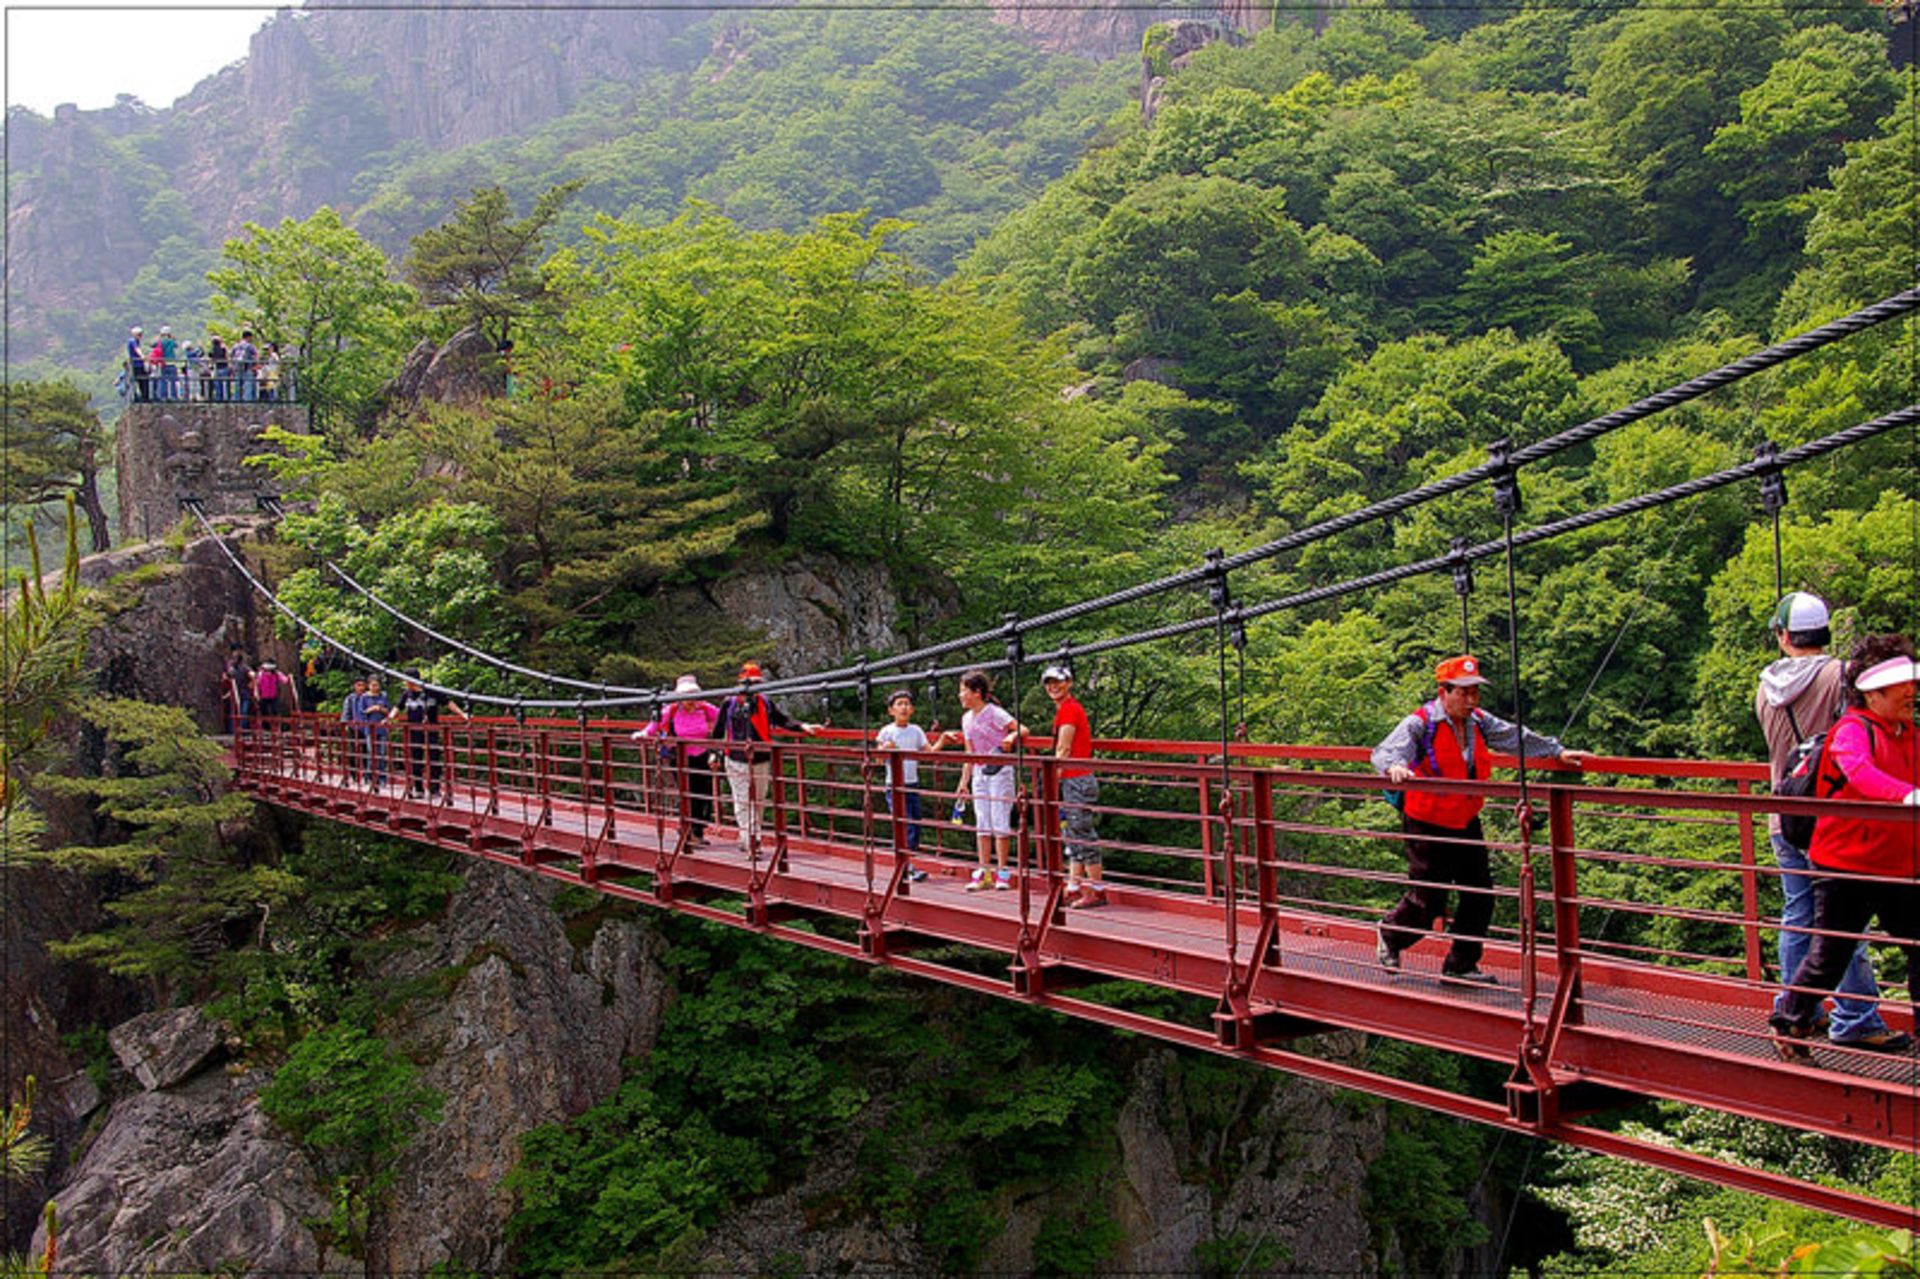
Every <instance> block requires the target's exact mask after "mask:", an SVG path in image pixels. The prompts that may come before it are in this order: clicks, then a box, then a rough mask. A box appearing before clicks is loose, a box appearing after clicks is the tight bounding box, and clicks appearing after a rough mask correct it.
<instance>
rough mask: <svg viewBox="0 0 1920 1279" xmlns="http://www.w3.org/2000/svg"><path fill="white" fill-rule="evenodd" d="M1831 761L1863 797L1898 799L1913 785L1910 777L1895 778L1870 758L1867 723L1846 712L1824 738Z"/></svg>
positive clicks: (1903, 797) (1870, 748) (1870, 749)
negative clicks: (1845, 715) (1843, 717)
mask: <svg viewBox="0 0 1920 1279" xmlns="http://www.w3.org/2000/svg"><path fill="white" fill-rule="evenodd" d="M1827 750H1828V751H1829V752H1831V753H1832V755H1833V762H1834V764H1835V765H1836V766H1838V767H1839V769H1840V771H1841V772H1843V773H1845V774H1846V775H1847V783H1848V784H1849V785H1850V786H1852V787H1853V789H1854V790H1855V791H1857V792H1859V793H1860V794H1861V795H1863V796H1865V797H1866V798H1867V799H1885V800H1894V801H1899V800H1903V799H1905V798H1906V797H1907V792H1908V791H1910V790H1912V789H1913V788H1914V784H1915V783H1914V779H1912V778H1906V779H1902V778H1898V777H1895V776H1894V775H1893V774H1892V773H1889V772H1887V771H1885V770H1884V769H1882V768H1881V767H1880V766H1879V765H1878V764H1877V763H1875V762H1874V759H1873V753H1872V747H1871V744H1870V743H1869V741H1868V739H1867V726H1866V724H1864V723H1863V722H1861V721H1860V720H1859V719H1856V718H1855V717H1853V716H1851V715H1849V716H1847V717H1846V718H1845V719H1843V720H1841V721H1840V722H1839V723H1838V724H1836V725H1835V726H1834V729H1833V736H1832V737H1830V738H1828V739H1827Z"/></svg>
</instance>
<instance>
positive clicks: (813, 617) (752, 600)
mask: <svg viewBox="0 0 1920 1279" xmlns="http://www.w3.org/2000/svg"><path fill="white" fill-rule="evenodd" d="M712 595H713V599H714V602H715V603H717V604H718V605H719V606H720V608H721V609H722V610H723V611H724V612H725V613H726V614H727V616H728V617H729V618H730V619H732V620H733V621H734V622H737V623H739V624H740V625H743V626H747V627H750V628H752V629H753V630H756V631H758V632H760V633H761V634H762V635H764V636H766V642H767V648H766V657H765V660H766V661H767V662H769V663H770V664H771V665H772V667H773V669H774V671H775V673H780V672H789V673H790V672H797V671H813V670H825V669H827V668H829V667H832V666H836V665H838V664H839V663H841V662H843V661H845V660H846V656H847V654H848V653H854V652H859V651H861V650H865V651H867V652H888V651H893V650H898V649H900V648H903V647H905V646H906V645H905V638H904V636H902V634H901V633H900V630H899V626H900V596H899V592H898V591H897V589H896V588H895V586H894V584H893V578H892V576H891V575H890V574H889V573H888V572H887V570H886V567H885V566H884V565H880V564H856V563H853V562H851V561H848V560H842V559H839V558H836V557H834V556H828V555H812V554H808V555H801V556H799V557H797V558H795V559H793V560H789V561H788V562H787V563H785V564H782V565H780V566H779V567H777V568H765V569H758V570H751V571H747V572H742V573H738V574H736V575H734V576H732V577H729V578H727V579H726V580H725V581H722V582H719V583H716V584H715V585H714V587H713V590H712Z"/></svg>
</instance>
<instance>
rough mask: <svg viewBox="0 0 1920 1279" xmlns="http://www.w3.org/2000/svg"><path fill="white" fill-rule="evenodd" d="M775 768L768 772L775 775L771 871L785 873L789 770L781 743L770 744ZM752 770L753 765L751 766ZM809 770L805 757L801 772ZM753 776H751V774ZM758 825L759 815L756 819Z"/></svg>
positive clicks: (803, 822) (804, 826) (802, 823)
mask: <svg viewBox="0 0 1920 1279" xmlns="http://www.w3.org/2000/svg"><path fill="white" fill-rule="evenodd" d="M769 746H770V749H771V751H772V758H773V767H772V768H771V769H769V770H768V771H769V772H771V773H772V775H773V784H772V789H773V795H772V800H773V866H772V868H771V869H773V870H778V871H782V872H784V871H785V870H786V869H787V770H786V761H785V760H784V759H782V758H781V756H782V755H783V754H784V753H785V752H784V751H783V750H782V748H781V747H780V745H779V743H777V742H775V743H770V744H769ZM749 768H751V765H749ZM806 769H807V761H806V759H805V757H800V764H799V770H798V771H800V772H802V773H804V772H806ZM749 776H751V774H749ZM754 820H755V822H756V824H758V815H757V814H756V815H755V818H754ZM805 823H806V816H805V814H804V813H803V814H802V815H801V834H802V835H803V836H804V835H805V833H806V825H805Z"/></svg>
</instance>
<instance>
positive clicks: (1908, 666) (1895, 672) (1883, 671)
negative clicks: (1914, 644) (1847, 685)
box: [1853, 657, 1920, 693]
mask: <svg viewBox="0 0 1920 1279" xmlns="http://www.w3.org/2000/svg"><path fill="white" fill-rule="evenodd" d="M1895 684H1920V662H1916V661H1914V660H1913V659H1912V658H1911V657H1889V658H1888V659H1887V660H1886V661H1884V662H1881V663H1879V664H1878V665H1874V666H1869V667H1868V668H1867V669H1866V670H1864V671H1861V672H1860V674H1859V676H1858V677H1857V678H1856V679H1855V680H1854V681H1853V686H1854V687H1855V688H1857V689H1859V690H1860V691H1861V692H1863V693H1871V692H1873V690H1875V689H1876V688H1892V687H1893V686H1894V685H1895Z"/></svg>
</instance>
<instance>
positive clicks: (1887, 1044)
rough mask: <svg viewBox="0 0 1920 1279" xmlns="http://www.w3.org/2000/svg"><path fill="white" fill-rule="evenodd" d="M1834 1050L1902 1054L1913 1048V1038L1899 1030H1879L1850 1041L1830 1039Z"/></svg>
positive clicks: (1856, 1036)
mask: <svg viewBox="0 0 1920 1279" xmlns="http://www.w3.org/2000/svg"><path fill="white" fill-rule="evenodd" d="M1827 1042H1829V1043H1831V1044H1832V1045H1833V1046H1834V1047H1835V1048H1859V1049H1863V1050H1865V1051H1867V1052H1870V1053H1903V1052H1907V1051H1908V1050H1910V1049H1911V1048H1912V1047H1913V1036H1912V1035H1909V1034H1907V1033H1905V1032H1904V1031H1899V1030H1880V1031H1875V1032H1874V1033H1873V1034H1871V1035H1855V1036H1853V1037H1852V1038H1851V1039H1831V1040H1828V1041H1827Z"/></svg>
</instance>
